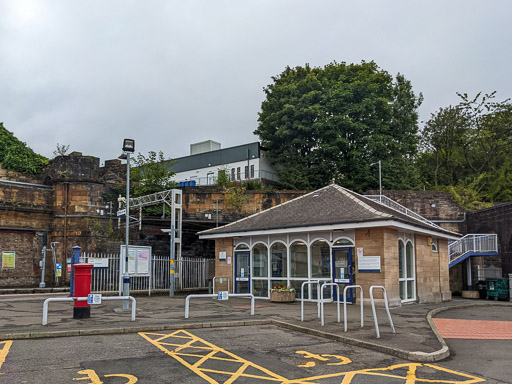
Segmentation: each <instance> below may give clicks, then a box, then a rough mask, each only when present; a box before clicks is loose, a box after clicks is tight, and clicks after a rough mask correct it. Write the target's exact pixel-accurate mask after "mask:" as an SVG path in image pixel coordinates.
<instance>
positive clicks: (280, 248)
mask: <svg viewBox="0 0 512 384" xmlns="http://www.w3.org/2000/svg"><path fill="white" fill-rule="evenodd" d="M270 257H271V273H272V277H286V276H287V274H288V255H287V254H286V245H284V244H283V243H274V244H273V245H272V246H271V247H270Z"/></svg>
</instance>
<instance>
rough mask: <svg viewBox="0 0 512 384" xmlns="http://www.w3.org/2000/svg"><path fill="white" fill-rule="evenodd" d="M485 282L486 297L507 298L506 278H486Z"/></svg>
mask: <svg viewBox="0 0 512 384" xmlns="http://www.w3.org/2000/svg"><path fill="white" fill-rule="evenodd" d="M485 284H486V297H487V298H489V297H494V300H498V299H503V300H508V298H509V294H510V292H509V287H508V279H488V280H486V281H485Z"/></svg>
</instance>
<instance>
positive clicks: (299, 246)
mask: <svg viewBox="0 0 512 384" xmlns="http://www.w3.org/2000/svg"><path fill="white" fill-rule="evenodd" d="M290 276H291V277H308V247H307V245H306V243H304V242H302V241H296V242H294V243H293V244H292V245H291V246H290Z"/></svg>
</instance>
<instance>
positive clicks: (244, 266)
mask: <svg viewBox="0 0 512 384" xmlns="http://www.w3.org/2000/svg"><path fill="white" fill-rule="evenodd" d="M249 271H250V269H249V252H235V293H250V292H251V287H250V283H251V276H250V272H249Z"/></svg>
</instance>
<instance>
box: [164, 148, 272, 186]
mask: <svg viewBox="0 0 512 384" xmlns="http://www.w3.org/2000/svg"><path fill="white" fill-rule="evenodd" d="M173 161H174V164H172V165H171V167H170V169H171V170H172V171H174V172H175V173H176V175H175V176H174V180H175V181H176V182H178V183H180V186H193V185H198V186H200V185H214V184H215V183H216V182H217V177H218V175H219V171H225V172H226V174H227V176H228V177H229V178H230V179H231V180H232V181H248V180H262V181H264V182H271V183H276V182H277V181H278V179H277V174H276V172H275V170H274V168H273V167H272V164H271V161H270V159H269V158H268V157H266V156H265V150H264V149H263V148H262V147H261V145H260V143H259V142H254V143H249V144H243V145H238V146H236V147H230V148H225V149H221V144H220V143H218V142H216V141H213V140H207V141H202V142H200V143H195V144H191V145H190V156H185V157H179V158H176V159H173Z"/></svg>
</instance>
